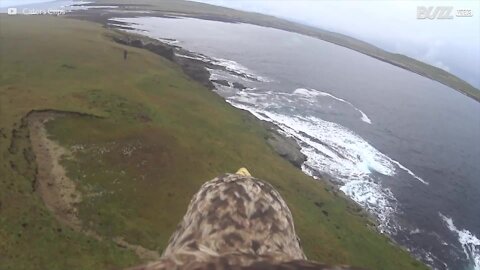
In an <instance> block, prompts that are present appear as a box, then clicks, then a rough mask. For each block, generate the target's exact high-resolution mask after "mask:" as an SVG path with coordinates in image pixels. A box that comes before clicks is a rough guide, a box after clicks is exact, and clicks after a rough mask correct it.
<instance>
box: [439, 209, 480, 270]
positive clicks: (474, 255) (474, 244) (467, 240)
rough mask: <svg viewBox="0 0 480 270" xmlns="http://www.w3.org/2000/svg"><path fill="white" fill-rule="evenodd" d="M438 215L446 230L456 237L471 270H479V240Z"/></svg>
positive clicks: (443, 216)
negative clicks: (471, 266)
mask: <svg viewBox="0 0 480 270" xmlns="http://www.w3.org/2000/svg"><path fill="white" fill-rule="evenodd" d="M438 214H439V215H440V217H441V218H442V219H443V221H444V222H445V224H446V225H447V227H448V229H449V230H450V231H451V232H453V233H455V234H456V235H457V237H458V242H460V244H461V245H462V248H463V252H464V253H465V255H466V256H467V258H468V260H470V261H471V263H472V264H473V269H474V270H480V239H478V238H477V237H476V236H475V235H474V234H472V233H471V232H470V231H468V230H465V229H463V230H460V229H457V227H456V226H455V224H454V223H453V220H452V219H451V218H449V217H447V216H445V215H443V214H442V213H438Z"/></svg>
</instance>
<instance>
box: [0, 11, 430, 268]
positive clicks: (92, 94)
mask: <svg viewBox="0 0 480 270" xmlns="http://www.w3.org/2000/svg"><path fill="white" fill-rule="evenodd" d="M105 32H106V30H104V29H102V28H101V27H99V26H98V25H95V24H92V23H87V22H81V21H75V20H66V19H60V18H53V17H46V16H38V17H33V16H31V17H20V16H12V17H7V16H4V15H0V128H1V131H2V134H4V136H3V135H2V134H0V175H1V179H0V269H66V268H68V267H72V268H71V269H75V268H77V269H101V268H111V267H114V266H127V265H132V264H135V263H138V262H139V259H138V258H136V257H135V255H134V254H133V253H131V252H129V251H126V250H124V249H121V248H119V247H117V246H115V245H114V244H113V243H112V242H111V241H108V240H105V241H101V242H99V241H97V240H94V239H89V238H88V237H85V236H83V235H81V234H80V233H76V232H73V231H71V230H70V229H68V228H66V227H64V226H62V225H61V224H59V223H57V222H56V221H55V219H54V217H53V216H52V215H51V214H50V213H49V212H48V211H47V210H46V209H45V207H44V206H43V204H42V201H41V199H40V198H39V197H38V195H37V194H36V193H34V192H32V188H31V186H32V179H33V175H34V169H35V168H34V164H33V163H32V162H31V161H30V162H29V161H28V160H29V159H30V160H31V158H29V157H30V156H31V154H29V148H28V138H27V137H26V136H25V135H24V136H23V137H22V136H20V135H21V132H17V139H16V140H15V143H14V147H9V146H10V141H11V139H12V130H13V128H16V129H19V121H20V119H21V117H23V116H24V115H25V114H26V113H27V112H28V111H30V110H32V109H46V108H50V109H59V110H68V111H79V112H85V113H93V114H97V115H101V116H105V117H106V118H105V119H93V118H82V117H74V116H72V117H66V118H58V119H57V120H55V121H53V122H50V123H49V124H48V129H49V131H50V133H51V134H52V137H53V138H55V139H56V140H58V141H59V142H60V143H61V144H62V145H64V146H66V147H69V148H70V149H72V146H77V147H78V146H82V147H83V150H82V151H77V152H76V153H75V155H74V156H75V159H74V160H69V159H65V160H64V161H63V162H64V165H65V166H66V167H67V169H68V174H69V176H70V177H71V178H72V179H73V180H74V181H76V182H77V184H78V185H79V188H80V190H81V191H82V192H83V194H84V196H83V198H84V199H83V201H82V203H80V205H78V208H79V211H80V217H81V219H82V220H83V222H84V224H85V226H88V227H89V228H91V229H93V230H95V231H97V232H98V233H99V234H100V235H102V236H104V237H105V238H106V239H109V238H111V237H115V236H122V237H124V238H125V239H126V240H127V241H128V242H130V243H133V244H140V245H143V246H145V247H147V248H150V249H156V250H159V251H161V250H162V248H163V247H164V246H165V244H166V241H167V239H168V237H169V235H170V234H171V233H172V231H173V230H174V227H175V226H176V224H177V222H178V221H179V220H180V218H181V216H182V215H183V213H184V211H185V210H186V206H187V204H188V202H189V200H190V197H191V195H192V194H193V193H194V192H195V191H196V190H197V189H198V187H199V186H200V185H201V184H202V182H204V181H206V180H209V179H211V178H212V177H214V176H216V175H219V174H221V173H224V172H232V171H234V170H236V169H237V168H238V167H240V166H246V167H247V168H248V169H249V170H250V171H251V172H252V174H253V175H255V176H257V177H260V178H263V179H265V180H268V181H269V182H270V183H272V184H273V185H274V186H275V187H276V188H277V189H278V190H279V191H280V192H281V194H282V195H283V196H284V198H285V199H286V200H287V202H288V205H289V206H290V208H291V210H292V212H293V215H294V218H295V222H296V229H297V231H298V233H299V235H300V237H301V239H302V243H303V247H304V249H305V251H306V253H307V255H308V256H309V257H310V258H311V259H316V260H319V261H324V262H328V263H350V264H354V265H358V266H365V267H369V268H372V269H424V268H425V267H424V266H423V265H422V264H420V263H418V262H416V261H415V260H414V259H412V258H411V257H410V256H409V255H408V254H407V253H406V252H405V251H402V250H400V249H399V248H397V247H395V246H393V245H392V244H390V243H389V241H388V240H387V239H386V238H385V237H383V236H381V235H379V234H377V233H376V232H375V231H373V230H372V229H370V228H368V227H367V225H366V224H367V221H366V220H365V219H364V218H362V217H359V216H357V215H355V214H353V213H354V212H355V210H352V208H353V207H351V206H349V205H348V204H347V202H346V201H345V200H344V199H342V198H339V197H337V196H335V194H334V193H333V192H331V191H329V190H328V189H327V188H326V187H325V186H324V185H323V184H322V183H321V182H318V181H313V180H312V179H311V178H309V177H307V176H305V175H304V174H303V173H302V172H301V171H300V170H298V169H296V168H294V167H293V166H292V165H290V164H289V163H288V162H286V161H285V160H283V159H281V158H280V157H278V155H276V154H275V153H274V152H273V151H272V150H271V149H270V148H269V147H268V146H267V144H266V143H265V142H264V140H263V137H264V136H265V131H264V130H263V129H262V128H261V127H260V126H259V125H258V123H256V122H254V121H252V120H251V118H250V117H247V116H246V114H245V113H243V112H240V111H239V110H237V109H234V108H232V107H231V106H229V105H228V104H227V103H226V102H224V101H223V100H222V99H221V98H220V97H218V96H217V95H216V94H214V93H213V92H211V91H209V90H207V89H206V88H203V87H202V86H200V85H198V84H197V83H195V82H193V81H191V80H189V79H188V78H186V77H185V76H184V75H183V74H182V73H181V72H180V69H179V68H178V67H177V66H175V65H173V64H172V63H170V62H168V61H167V60H165V59H163V58H161V57H159V56H157V55H154V54H152V53H149V52H147V51H144V50H140V49H134V48H127V49H128V50H129V52H130V53H129V56H128V60H127V61H124V60H123V50H124V48H125V47H123V46H120V45H118V44H115V43H113V42H111V41H110V40H108V38H106V37H105ZM2 136H3V137H2ZM132 149H133V151H132V152H131V153H130V154H129V151H128V150H132ZM315 202H317V204H319V205H321V204H323V205H321V207H319V206H317V205H315Z"/></svg>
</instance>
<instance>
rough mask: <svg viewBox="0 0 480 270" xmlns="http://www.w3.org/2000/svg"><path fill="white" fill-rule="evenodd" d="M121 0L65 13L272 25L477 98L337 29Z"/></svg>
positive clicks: (448, 78)
mask: <svg viewBox="0 0 480 270" xmlns="http://www.w3.org/2000/svg"><path fill="white" fill-rule="evenodd" d="M144 1H145V0H144ZM123 2H124V4H117V5H116V6H117V7H118V8H121V9H122V12H116V11H115V10H109V12H102V9H98V10H80V11H76V12H73V13H71V14H69V15H68V16H72V17H76V18H79V19H87V20H93V21H96V22H99V23H101V24H103V25H107V21H108V19H109V18H110V17H135V16H138V15H139V14H141V12H139V10H142V9H143V8H145V9H149V10H152V11H151V12H150V11H149V12H148V13H147V15H148V16H153V17H188V18H196V19H202V20H213V21H220V22H227V23H247V24H253V25H257V26H263V27H269V28H275V29H279V30H284V31H287V32H293V33H297V34H301V35H305V36H310V37H313V38H318V39H320V40H323V41H326V42H329V43H333V44H336V45H338V46H341V47H345V48H348V49H351V50H354V51H357V52H359V53H362V54H364V55H367V56H370V57H373V58H375V59H378V60H380V61H383V62H385V63H389V64H391V65H394V66H397V67H399V68H402V69H405V70H408V71H410V72H413V73H416V74H418V75H420V76H423V77H426V78H429V79H431V80H434V81H437V82H439V83H441V84H443V85H446V86H448V87H450V88H452V89H454V90H455V91H457V92H459V93H461V94H463V95H466V96H468V97H470V98H472V99H474V100H476V101H477V102H480V89H477V88H476V87H474V86H472V85H471V84H469V83H468V82H466V81H464V80H462V79H461V78H459V77H457V76H455V75H453V74H451V73H449V72H447V71H445V70H443V69H440V68H437V67H435V66H432V65H429V64H427V63H424V62H421V61H419V60H416V59H413V58H411V57H408V56H405V55H402V54H396V53H391V52H388V51H385V50H383V49H381V48H378V47H376V46H374V45H372V44H369V43H367V42H364V41H361V40H358V39H356V38H352V37H349V36H346V35H343V34H340V33H335V32H330V31H327V30H323V29H320V28H316V27H313V26H307V25H303V24H299V23H295V22H291V21H288V20H285V19H281V18H277V17H274V16H270V15H264V14H260V13H254V12H246V11H239V10H234V9H230V8H225V7H219V6H214V5H210V4H205V3H197V2H186V3H182V4H180V5H176V4H172V2H169V1H165V2H162V3H156V4H153V3H151V2H148V1H145V4H142V2H140V3H138V2H136V3H135V4H133V2H132V3H131V2H130V0H126V1H123ZM102 3H109V2H108V0H95V2H93V3H90V4H85V5H84V6H87V7H88V6H95V5H99V4H102ZM194 9H199V11H196V10H194ZM85 11H88V13H89V14H87V13H86V12H85ZM112 12H113V13H115V12H116V14H115V15H111V14H112Z"/></svg>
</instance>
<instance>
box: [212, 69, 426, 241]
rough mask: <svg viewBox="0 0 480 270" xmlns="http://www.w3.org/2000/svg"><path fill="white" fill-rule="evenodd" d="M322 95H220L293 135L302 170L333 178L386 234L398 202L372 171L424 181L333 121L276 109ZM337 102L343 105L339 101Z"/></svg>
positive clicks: (308, 92)
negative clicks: (404, 174)
mask: <svg viewBox="0 0 480 270" xmlns="http://www.w3.org/2000/svg"><path fill="white" fill-rule="evenodd" d="M212 77H216V75H212ZM217 91H221V90H217ZM327 94H328V93H324V92H320V91H317V90H314V89H305V88H299V89H296V90H295V91H294V92H293V93H281V92H275V91H267V92H258V91H234V94H233V95H231V96H227V97H226V99H227V102H229V103H230V104H232V105H233V106H235V107H237V108H240V109H244V110H247V111H250V112H251V113H252V114H254V115H255V116H256V117H257V118H259V119H261V120H264V121H268V122H272V123H274V124H276V125H277V126H278V127H279V128H280V129H281V131H282V132H284V133H285V134H286V135H287V136H290V137H293V138H295V139H296V140H297V141H298V142H299V144H300V146H301V151H302V153H303V154H305V155H306V156H307V160H306V161H305V163H304V165H303V171H304V172H305V173H307V174H309V175H312V176H315V173H314V171H318V172H322V173H326V174H328V175H331V176H333V177H334V178H335V180H336V181H338V182H339V183H338V184H339V185H340V190H341V191H342V192H344V193H345V194H346V195H347V196H348V197H350V198H352V199H353V200H354V201H356V202H357V203H358V204H360V205H361V206H363V207H364V208H366V209H368V210H369V211H370V212H371V213H372V214H374V215H375V216H376V217H377V218H378V220H379V224H380V225H379V229H380V230H381V231H384V232H386V231H390V232H392V230H396V229H397V228H395V225H394V224H395V222H394V221H393V218H394V216H395V214H396V213H397V212H398V211H399V208H398V202H397V200H396V198H395V197H394V195H393V193H392V192H391V190H389V189H388V188H385V187H382V185H381V184H380V183H378V182H377V181H375V180H374V178H373V177H372V176H373V175H372V173H374V172H375V173H379V174H382V175H387V176H393V175H395V173H396V170H398V169H400V170H404V171H405V172H407V173H409V174H410V175H411V176H412V177H414V178H415V179H416V180H419V181H420V182H421V183H423V184H428V183H427V182H426V181H424V180H423V179H422V178H420V177H418V176H416V175H415V174H414V173H413V172H412V171H411V170H409V169H408V168H406V167H405V166H403V165H402V164H400V163H399V162H398V161H396V160H393V159H391V158H390V157H388V156H387V155H385V154H383V153H381V152H380V151H378V150H377V149H376V148H374V147H373V146H372V145H370V144H369V143H368V142H367V141H365V140H364V139H363V138H361V137H360V136H359V135H357V134H355V133H354V132H353V131H351V130H349V129H347V128H345V127H343V126H341V125H339V124H336V123H333V122H329V121H325V120H323V119H320V118H318V117H314V116H301V115H298V114H297V113H292V112H291V111H288V113H285V112H283V111H282V109H286V108H288V107H289V106H291V102H295V99H293V101H292V97H293V98H295V96H297V99H298V96H301V97H304V98H307V99H309V100H311V99H312V98H313V97H316V96H319V95H327ZM328 95H330V94H328ZM336 99H337V98H336ZM296 102H299V101H298V100H297V101H296ZM342 102H346V103H348V102H347V101H344V100H342ZM352 106H353V105H352ZM279 111H280V112H279ZM287 114H288V115H287Z"/></svg>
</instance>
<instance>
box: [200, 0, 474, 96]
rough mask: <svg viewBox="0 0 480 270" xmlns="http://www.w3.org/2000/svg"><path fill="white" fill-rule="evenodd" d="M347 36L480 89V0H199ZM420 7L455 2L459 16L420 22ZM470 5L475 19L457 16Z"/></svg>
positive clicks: (454, 6)
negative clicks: (418, 12) (422, 62)
mask: <svg viewBox="0 0 480 270" xmlns="http://www.w3.org/2000/svg"><path fill="white" fill-rule="evenodd" d="M198 1H199V2H205V3H210V4H215V5H221V6H226V7H231V8H235V9H241V10H247V11H255V12H260V13H264V14H269V15H274V16H277V17H281V18H285V19H288V20H292V21H296V22H300V23H303V24H308V25H312V26H316V27H319V28H322V29H326V30H330V31H334V32H339V33H342V34H346V35H349V36H352V37H355V38H358V39H361V40H363V41H367V42H369V43H372V44H374V45H376V46H378V47H381V48H383V49H386V50H388V51H390V52H395V53H401V54H406V55H408V56H410V57H413V58H416V59H419V60H421V61H424V62H427V63H429V64H432V65H435V66H437V67H440V68H443V69H445V70H447V71H449V72H451V73H453V74H455V75H457V76H459V77H461V78H462V79H464V80H466V81H468V82H470V83H471V84H473V85H474V86H476V87H477V88H479V87H480V1H478V0H472V1H393V0H392V1H387V0H384V1H372V0H370V1H349V0H341V1H332V0H198ZM418 6H426V7H429V6H433V7H437V6H452V7H453V16H454V18H453V19H451V20H450V19H445V20H429V19H426V20H418V19H417V7H418ZM457 9H469V10H472V12H473V17H456V16H455V14H456V10H457Z"/></svg>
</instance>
